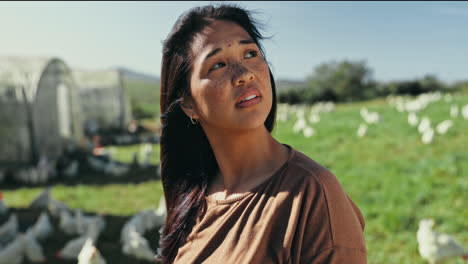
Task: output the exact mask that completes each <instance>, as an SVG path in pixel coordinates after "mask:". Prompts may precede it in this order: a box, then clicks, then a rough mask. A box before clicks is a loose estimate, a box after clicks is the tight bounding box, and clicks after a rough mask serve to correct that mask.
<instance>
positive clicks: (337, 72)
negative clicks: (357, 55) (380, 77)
mask: <svg viewBox="0 0 468 264" xmlns="http://www.w3.org/2000/svg"><path fill="white" fill-rule="evenodd" d="M307 81H308V84H309V87H310V88H309V89H311V92H312V93H313V95H314V97H318V98H320V99H323V100H327V99H328V100H338V101H354V100H362V99H368V98H371V97H373V96H374V89H373V87H372V84H373V83H374V82H373V81H372V71H371V69H369V68H368V67H367V66H366V62H365V61H356V62H353V61H348V60H345V61H342V62H336V61H332V62H326V63H322V64H320V65H319V66H318V67H317V68H315V70H314V72H313V73H312V74H311V75H310V76H309V77H308V78H307Z"/></svg>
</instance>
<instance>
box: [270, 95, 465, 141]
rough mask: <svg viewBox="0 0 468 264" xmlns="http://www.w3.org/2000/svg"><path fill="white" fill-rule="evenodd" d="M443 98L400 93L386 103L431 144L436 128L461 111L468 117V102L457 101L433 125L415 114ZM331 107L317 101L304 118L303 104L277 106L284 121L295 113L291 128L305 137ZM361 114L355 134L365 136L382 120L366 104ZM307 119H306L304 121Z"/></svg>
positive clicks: (440, 129) (443, 128) (448, 123)
mask: <svg viewBox="0 0 468 264" xmlns="http://www.w3.org/2000/svg"><path fill="white" fill-rule="evenodd" d="M441 99H442V94H441V93H440V92H433V93H426V94H420V95H419V96H417V97H415V98H414V99H409V98H407V97H402V96H396V97H393V96H390V97H388V98H387V101H388V103H389V104H390V105H391V106H392V107H395V108H396V110H397V111H398V112H401V113H407V114H408V124H409V125H411V126H413V127H417V130H418V132H419V133H420V135H421V141H422V143H424V144H430V143H431V142H432V141H433V139H434V136H435V134H436V132H437V133H438V134H440V135H443V134H445V133H447V131H448V130H449V129H450V128H451V127H452V126H453V125H454V123H455V119H456V118H458V116H459V115H461V116H462V117H463V118H464V119H465V120H468V104H466V105H464V106H461V107H459V106H458V105H456V104H452V105H450V109H449V110H450V111H449V112H450V119H447V120H444V121H442V122H440V123H439V124H437V125H435V126H432V125H431V121H430V119H429V117H428V116H425V115H423V116H421V117H418V113H419V112H420V111H421V110H423V109H425V108H426V107H427V106H428V105H429V104H430V103H432V102H437V101H439V100H441ZM445 101H446V102H450V101H452V96H451V95H450V94H447V95H445ZM333 109H334V105H333V103H317V104H314V105H313V106H312V107H311V109H310V114H309V115H308V117H307V118H306V111H309V108H308V107H305V106H291V105H286V104H281V105H279V107H278V121H281V122H285V121H287V120H288V119H289V118H290V115H291V114H292V115H294V114H295V116H296V118H297V120H296V122H295V123H294V126H293V131H294V132H295V133H302V134H303V136H304V137H306V138H309V137H311V136H313V135H314V134H315V130H314V128H313V127H312V126H313V125H314V124H317V123H318V122H319V121H320V113H321V112H330V111H332V110H333ZM360 115H361V117H362V120H363V122H361V123H360V124H359V126H358V129H357V132H356V134H357V136H358V137H360V138H361V137H364V136H365V135H366V134H367V133H368V129H369V127H370V126H371V125H373V124H376V123H379V122H380V121H381V118H380V115H379V113H378V112H371V111H369V110H368V109H367V108H366V107H362V108H361V110H360ZM307 121H308V122H307Z"/></svg>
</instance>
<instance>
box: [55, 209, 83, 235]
mask: <svg viewBox="0 0 468 264" xmlns="http://www.w3.org/2000/svg"><path fill="white" fill-rule="evenodd" d="M59 228H60V230H62V231H63V232H64V233H66V234H68V235H73V234H76V233H78V230H77V225H76V221H75V218H74V217H73V216H72V214H71V213H70V212H69V211H67V210H62V211H61V212H60V220H59Z"/></svg>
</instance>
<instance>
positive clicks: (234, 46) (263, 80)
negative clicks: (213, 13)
mask: <svg viewBox="0 0 468 264" xmlns="http://www.w3.org/2000/svg"><path fill="white" fill-rule="evenodd" d="M192 53H193V54H194V63H193V68H192V72H191V77H190V85H191V88H190V89H191V94H192V98H193V101H194V105H195V109H196V110H195V114H196V117H198V118H199V119H200V123H201V125H202V126H203V128H204V129H209V128H217V129H231V130H232V129H234V130H245V129H256V128H261V127H262V126H263V125H264V122H265V120H266V118H267V116H268V113H269V112H270V109H271V106H272V88H271V82H270V74H269V70H268V65H267V63H266V61H265V59H264V58H263V56H262V54H261V53H260V49H259V47H258V46H257V45H256V44H255V43H254V42H253V41H252V38H251V37H250V36H249V34H248V33H247V32H246V31H245V30H244V29H243V28H242V27H240V26H239V25H237V24H235V23H233V22H228V21H220V20H216V21H214V22H212V23H211V24H210V25H209V26H208V27H206V28H205V29H204V30H203V31H202V32H201V33H200V34H198V35H197V36H196V38H195V40H194V43H193V45H192Z"/></svg>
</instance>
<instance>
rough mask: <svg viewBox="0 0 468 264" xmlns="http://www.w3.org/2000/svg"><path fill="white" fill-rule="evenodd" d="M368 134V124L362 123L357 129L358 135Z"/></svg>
mask: <svg viewBox="0 0 468 264" xmlns="http://www.w3.org/2000/svg"><path fill="white" fill-rule="evenodd" d="M366 134H367V125H366V124H360V125H359V128H358V130H357V135H358V137H363V136H365V135H366Z"/></svg>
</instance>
